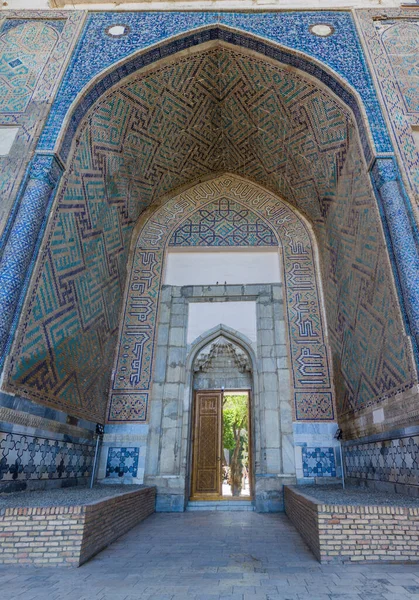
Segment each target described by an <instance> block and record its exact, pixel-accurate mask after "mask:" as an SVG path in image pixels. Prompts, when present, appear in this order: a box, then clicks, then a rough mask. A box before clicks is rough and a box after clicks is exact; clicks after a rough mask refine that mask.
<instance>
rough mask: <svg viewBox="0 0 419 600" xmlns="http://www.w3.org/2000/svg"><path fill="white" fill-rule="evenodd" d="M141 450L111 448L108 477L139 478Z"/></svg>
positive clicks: (108, 460) (107, 466) (107, 470)
mask: <svg viewBox="0 0 419 600" xmlns="http://www.w3.org/2000/svg"><path fill="white" fill-rule="evenodd" d="M139 453H140V449H139V448H109V451H108V459H107V462H106V477H123V476H124V475H126V474H127V473H128V474H129V475H131V476H132V477H137V471H138V457H139Z"/></svg>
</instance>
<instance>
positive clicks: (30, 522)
mask: <svg viewBox="0 0 419 600" xmlns="http://www.w3.org/2000/svg"><path fill="white" fill-rule="evenodd" d="M155 495H156V493H155V489H154V488H153V487H145V488H143V489H140V490H135V491H133V492H129V491H128V492H127V493H124V494H120V495H118V496H110V497H107V498H104V499H101V500H98V501H96V502H92V503H90V504H87V505H80V506H47V507H26V508H22V507H13V508H4V509H2V510H0V564H5V565H7V564H21V565H24V564H32V565H36V566H48V567H52V566H70V567H71V566H73V567H78V566H80V565H82V564H83V563H85V562H86V561H87V560H89V558H91V557H92V556H94V555H95V554H97V553H98V552H100V551H101V550H103V549H104V548H106V546H108V545H109V544H111V543H112V542H114V541H115V540H116V539H117V538H118V537H120V536H121V535H123V534H124V533H126V532H127V531H128V530H130V529H131V528H132V527H134V526H135V525H137V524H138V523H139V522H140V521H142V520H144V519H145V518H146V517H148V516H149V515H150V514H152V513H153V512H154V505H155Z"/></svg>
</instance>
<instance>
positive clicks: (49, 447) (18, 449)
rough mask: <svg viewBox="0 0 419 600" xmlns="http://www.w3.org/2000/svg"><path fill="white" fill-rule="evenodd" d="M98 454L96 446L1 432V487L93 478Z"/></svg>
mask: <svg viewBox="0 0 419 600" xmlns="http://www.w3.org/2000/svg"><path fill="white" fill-rule="evenodd" d="M94 454H95V446H94V444H88V443H76V442H65V441H58V440H52V439H48V438H45V437H42V436H41V437H38V436H36V437H35V436H33V435H23V434H18V433H5V432H0V484H1V483H4V482H6V481H28V480H35V479H41V480H42V479H66V478H75V477H89V476H90V475H91V472H92V466H93V458H94ZM0 489H1V488H0Z"/></svg>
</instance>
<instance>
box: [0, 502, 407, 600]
mask: <svg viewBox="0 0 419 600" xmlns="http://www.w3.org/2000/svg"><path fill="white" fill-rule="evenodd" d="M0 598H1V600H12V599H13V600H15V599H19V600H138V599H140V598H141V599H148V598H150V599H153V600H182V599H185V600H187V599H188V600H192V599H195V600H219V599H221V598H225V599H226V600H227V599H229V600H419V565H377V566H375V565H358V564H356V565H337V566H321V565H320V564H319V563H317V561H316V560H315V559H314V557H313V556H312V554H311V552H310V551H309V550H308V548H307V547H306V545H305V544H304V542H303V541H302V540H301V538H300V536H299V535H298V533H297V532H296V531H295V529H294V528H293V526H292V525H291V524H290V522H289V521H288V519H287V517H286V516H284V515H278V514H257V513H252V512H192V513H171V514H154V515H152V516H151V517H149V518H148V519H147V520H146V521H144V522H143V523H141V524H140V525H138V526H137V527H135V528H134V529H133V530H132V531H131V532H129V533H128V534H126V535H124V536H123V537H121V538H120V539H119V540H118V541H117V542H115V543H114V544H112V545H111V546H110V547H109V548H107V549H106V550H104V551H103V552H102V553H100V554H99V555H98V556H97V557H95V558H93V559H92V560H91V561H90V562H88V563H87V564H85V565H83V566H82V567H80V568H79V569H67V568H36V567H25V568H23V567H22V568H17V567H0Z"/></svg>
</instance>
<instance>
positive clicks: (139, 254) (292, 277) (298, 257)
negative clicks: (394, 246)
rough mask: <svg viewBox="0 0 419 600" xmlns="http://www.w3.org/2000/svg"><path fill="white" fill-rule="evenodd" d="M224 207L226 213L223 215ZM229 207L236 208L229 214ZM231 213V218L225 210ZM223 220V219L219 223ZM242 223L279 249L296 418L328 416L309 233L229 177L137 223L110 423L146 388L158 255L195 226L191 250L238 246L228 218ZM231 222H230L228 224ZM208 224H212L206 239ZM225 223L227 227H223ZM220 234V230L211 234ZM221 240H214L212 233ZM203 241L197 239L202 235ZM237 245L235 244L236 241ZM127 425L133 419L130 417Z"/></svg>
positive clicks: (267, 198) (264, 195)
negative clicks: (259, 228) (120, 406)
mask: <svg viewBox="0 0 419 600" xmlns="http://www.w3.org/2000/svg"><path fill="white" fill-rule="evenodd" d="M226 207H229V210H227V208H226ZM233 209H234V210H233ZM231 211H233V212H231ZM220 215H223V217H224V218H223V219H220ZM237 215H239V216H240V219H238V222H239V223H240V224H243V221H244V224H246V223H247V224H255V223H261V224H264V233H265V235H267V233H268V231H270V237H269V240H275V239H276V238H278V239H279V240H281V245H282V248H283V252H282V257H283V262H284V274H285V290H286V298H287V302H286V311H287V317H288V332H289V344H290V350H291V367H292V375H293V386H294V391H295V414H296V418H297V419H300V420H313V419H314V420H330V419H332V418H333V400H332V386H331V379H330V366H329V357H328V351H327V348H326V345H325V340H324V326H323V317H322V314H321V309H320V302H319V298H318V285H317V275H316V265H315V261H314V256H313V248H312V242H311V237H310V234H309V232H308V230H307V227H306V225H305V224H304V222H303V221H302V220H301V219H300V217H299V216H298V215H297V214H296V213H295V212H294V211H293V210H292V209H291V207H289V206H288V205H286V204H285V203H284V202H283V201H281V200H279V199H278V197H276V196H274V195H272V194H270V193H269V192H267V191H265V190H262V189H261V188H258V187H256V186H255V185H253V184H251V183H250V182H246V181H244V180H242V179H241V178H238V177H235V176H233V175H225V176H221V177H219V178H215V179H214V180H210V181H208V182H205V183H202V184H197V185H196V186H194V187H192V188H190V189H188V190H186V191H185V192H182V193H181V194H180V195H178V196H175V197H173V198H170V199H169V200H167V201H166V202H165V203H163V204H162V205H161V206H160V207H159V208H157V209H155V210H152V211H151V216H150V215H148V214H147V213H146V214H145V216H144V217H143V218H142V219H141V223H142V228H141V229H140V230H139V233H138V240H137V244H136V249H135V254H134V259H133V263H132V271H131V275H130V280H129V282H128V296H127V299H126V304H125V306H124V312H123V315H122V320H123V325H122V329H121V339H120V341H119V343H118V350H117V359H116V365H115V368H114V373H115V377H114V379H113V383H112V389H111V399H110V407H109V416H108V420H109V421H111V422H115V421H119V416H118V415H117V414H116V413H115V409H114V403H115V401H116V402H117V403H119V396H120V394H121V393H122V394H124V396H130V401H129V402H130V405H131V406H133V405H134V404H135V398H136V397H137V395H138V393H139V391H140V390H141V391H142V392H143V393H148V392H149V390H150V387H151V384H152V378H151V374H152V367H153V351H154V339H155V336H156V317H157V310H158V303H159V292H160V285H161V273H162V271H163V261H164V251H165V248H166V247H167V245H168V244H173V243H174V240H176V239H179V238H180V241H181V245H185V243H186V244H187V242H184V241H183V236H184V234H185V231H186V232H187V231H189V230H190V229H191V226H192V225H193V235H194V237H193V243H194V244H196V245H206V242H207V240H209V245H210V246H212V245H217V243H218V244H220V246H225V245H226V244H227V243H229V244H231V245H240V244H241V237H240V236H239V237H238V239H236V238H235V237H234V235H233V236H232V235H230V234H231V218H237ZM229 219H230V220H229ZM208 223H211V224H214V223H215V224H216V226H215V228H213V229H212V234H211V235H209V232H208ZM226 223H227V224H226ZM217 228H218V229H217ZM217 231H218V232H220V231H221V232H226V233H227V235H225V236H224V235H214V233H216V232H217ZM202 232H204V233H203V235H201V233H202ZM237 242H238V243H237ZM129 420H137V419H136V416H135V414H132V415H131V416H130V418H129Z"/></svg>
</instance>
